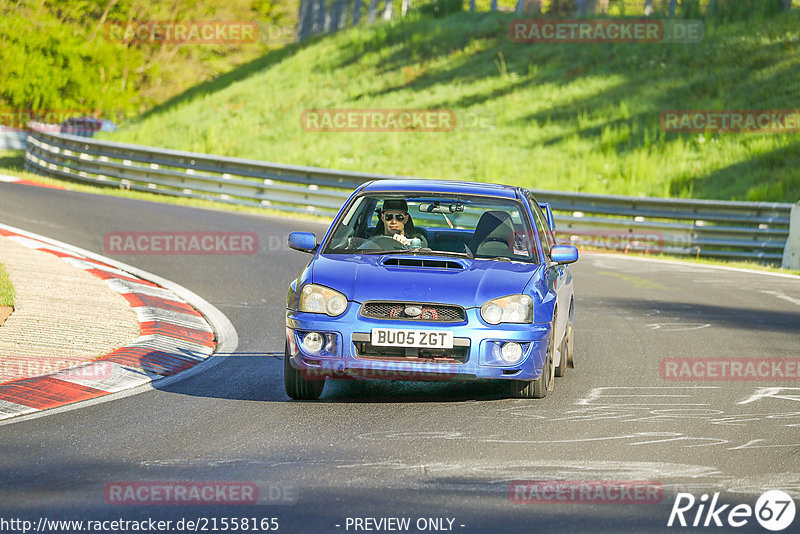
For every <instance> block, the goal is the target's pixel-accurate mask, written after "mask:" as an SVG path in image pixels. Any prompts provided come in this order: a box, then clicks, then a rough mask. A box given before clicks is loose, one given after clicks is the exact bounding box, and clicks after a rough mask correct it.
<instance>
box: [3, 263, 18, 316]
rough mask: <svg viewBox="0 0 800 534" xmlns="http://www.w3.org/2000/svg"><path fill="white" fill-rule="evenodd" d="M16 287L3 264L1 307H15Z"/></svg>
mask: <svg viewBox="0 0 800 534" xmlns="http://www.w3.org/2000/svg"><path fill="white" fill-rule="evenodd" d="M15 296H16V295H15V293H14V286H13V285H11V279H10V278H9V277H8V273H7V272H6V270H5V268H4V267H3V264H2V263H0V306H11V307H13V306H14V297H15Z"/></svg>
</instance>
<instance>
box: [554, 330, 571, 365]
mask: <svg viewBox="0 0 800 534" xmlns="http://www.w3.org/2000/svg"><path fill="white" fill-rule="evenodd" d="M567 334H569V325H567V331H566V332H564V339H562V340H561V344H560V345H559V347H558V352H559V353H561V355H560V356H559V358H558V362H559V363H558V367H556V369H555V376H557V377H559V378H561V377H562V376H564V375H565V374H567Z"/></svg>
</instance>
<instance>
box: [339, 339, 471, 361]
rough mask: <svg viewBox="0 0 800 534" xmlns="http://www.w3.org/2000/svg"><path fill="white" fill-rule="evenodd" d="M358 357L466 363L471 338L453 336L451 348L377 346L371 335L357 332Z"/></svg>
mask: <svg viewBox="0 0 800 534" xmlns="http://www.w3.org/2000/svg"><path fill="white" fill-rule="evenodd" d="M352 341H353V345H354V346H355V349H356V357H358V358H366V359H375V360H396V361H397V360H399V361H404V362H426V363H465V362H466V361H467V359H468V357H469V347H470V340H469V338H461V337H456V338H453V348H451V349H429V348H421V347H420V348H416V347H383V346H381V347H377V346H375V345H373V344H372V343H370V335H369V334H367V333H360V332H356V333H354V334H353V337H352Z"/></svg>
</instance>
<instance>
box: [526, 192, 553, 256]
mask: <svg viewBox="0 0 800 534" xmlns="http://www.w3.org/2000/svg"><path fill="white" fill-rule="evenodd" d="M528 203H529V204H530V205H531V211H533V218H534V219H536V230H537V231H538V232H539V236H541V239H542V246H543V247H544V248H545V254H547V256H550V247H552V246H553V245H555V244H556V239H555V237H554V236H553V232H552V231H551V230H550V225H548V224H547V218H546V217H545V215H544V213H542V208H540V207H539V203H538V202H536V199H535V198H533V197H532V196H528Z"/></svg>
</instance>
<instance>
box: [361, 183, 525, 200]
mask: <svg viewBox="0 0 800 534" xmlns="http://www.w3.org/2000/svg"><path fill="white" fill-rule="evenodd" d="M515 189H516V186H512V185H502V184H490V183H486V182H459V181H454V180H396V179H387V180H375V181H373V182H369V183H367V184H365V185H364V186H363V187H362V189H361V191H360V192H361V193H367V192H369V193H404V192H415V193H452V194H460V195H483V196H492V197H501V198H516V197H517V195H516V193H515Z"/></svg>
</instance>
